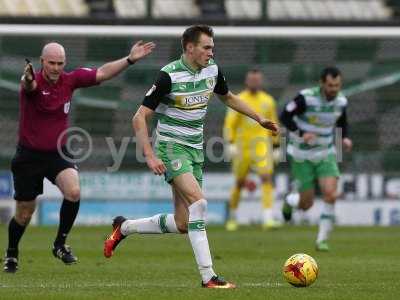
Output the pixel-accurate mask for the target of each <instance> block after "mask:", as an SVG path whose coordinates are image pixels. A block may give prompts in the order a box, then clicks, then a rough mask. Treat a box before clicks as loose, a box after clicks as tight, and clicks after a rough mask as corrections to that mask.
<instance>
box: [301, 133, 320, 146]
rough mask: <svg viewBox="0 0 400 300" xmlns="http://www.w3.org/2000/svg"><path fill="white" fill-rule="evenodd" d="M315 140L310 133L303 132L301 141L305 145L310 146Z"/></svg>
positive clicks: (313, 134) (315, 137)
mask: <svg viewBox="0 0 400 300" xmlns="http://www.w3.org/2000/svg"><path fill="white" fill-rule="evenodd" d="M316 139H317V135H316V134H315V133H312V132H305V133H304V134H303V140H304V142H305V143H306V144H309V145H312V144H313V143H314V142H315V140H316Z"/></svg>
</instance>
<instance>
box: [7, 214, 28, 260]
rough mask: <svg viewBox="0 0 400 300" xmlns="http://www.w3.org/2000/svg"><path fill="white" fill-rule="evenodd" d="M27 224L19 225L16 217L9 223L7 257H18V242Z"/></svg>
mask: <svg viewBox="0 0 400 300" xmlns="http://www.w3.org/2000/svg"><path fill="white" fill-rule="evenodd" d="M25 228H26V226H22V225H19V224H18V223H17V221H15V218H12V219H11V221H10V223H9V224H8V248H7V257H18V244H19V240H20V239H21V237H22V235H23V234H24V232H25Z"/></svg>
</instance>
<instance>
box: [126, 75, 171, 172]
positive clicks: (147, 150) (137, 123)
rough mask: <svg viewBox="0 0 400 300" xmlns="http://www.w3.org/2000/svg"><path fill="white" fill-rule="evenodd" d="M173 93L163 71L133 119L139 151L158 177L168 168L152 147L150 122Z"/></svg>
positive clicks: (169, 79)
mask: <svg viewBox="0 0 400 300" xmlns="http://www.w3.org/2000/svg"><path fill="white" fill-rule="evenodd" d="M170 91H171V78H170V77H169V75H168V74H167V73H165V72H163V71H161V72H160V73H159V75H158V78H157V80H156V82H155V83H154V85H153V86H152V87H151V89H150V90H149V91H148V92H147V93H146V96H145V98H144V100H143V103H142V105H141V106H140V107H139V109H138V111H137V112H136V114H135V115H134V117H133V119H132V127H133V130H134V132H135V133H136V138H137V142H138V143H139V149H141V150H142V151H143V154H144V157H145V159H146V163H147V166H148V167H149V168H150V170H151V171H152V172H153V173H154V174H156V175H162V174H164V173H165V171H166V168H165V165H164V163H163V162H162V160H161V159H159V158H158V157H157V156H156V155H155V153H154V151H153V148H152V147H151V143H150V140H149V130H148V126H147V122H148V120H150V119H151V117H152V116H153V115H154V111H155V110H156V108H157V106H158V105H159V104H160V102H161V100H162V99H163V98H164V97H165V96H166V95H167V94H169V93H170Z"/></svg>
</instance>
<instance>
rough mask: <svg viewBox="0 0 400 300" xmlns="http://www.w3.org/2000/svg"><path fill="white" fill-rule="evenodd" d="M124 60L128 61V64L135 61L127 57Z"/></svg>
mask: <svg viewBox="0 0 400 300" xmlns="http://www.w3.org/2000/svg"><path fill="white" fill-rule="evenodd" d="M126 61H127V62H128V64H130V65H133V64H134V63H135V62H134V61H133V60H131V59H130V58H129V57H127V58H126Z"/></svg>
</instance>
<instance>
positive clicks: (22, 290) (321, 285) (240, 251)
mask: <svg viewBox="0 0 400 300" xmlns="http://www.w3.org/2000/svg"><path fill="white" fill-rule="evenodd" d="M55 230H56V228H54V227H45V228H44V227H39V228H34V227H31V228H29V229H28V230H27V232H26V234H25V236H24V238H23V240H22V242H21V249H20V270H19V272H18V273H17V274H5V273H1V275H0V299H57V300H61V299H145V300H151V299H157V300H159V299H191V300H195V299H246V300H250V299H279V300H281V299H296V300H300V299H323V300H328V299H363V300H364V299H385V300H387V299H399V298H400V280H399V278H400V260H399V257H400V256H399V255H400V254H399V253H400V252H399V250H400V230H399V228H398V227H397V228H396V227H392V228H359V227H353V228H337V230H336V231H335V232H334V235H333V238H332V241H331V248H332V251H331V252H330V253H317V252H315V251H314V248H313V246H314V243H313V241H314V238H315V235H316V228H315V227H287V228H283V229H281V230H278V231H274V232H263V231H261V230H260V229H258V228H256V227H250V228H242V229H241V230H240V231H238V232H235V233H227V232H225V231H224V230H223V229H222V228H221V227H212V228H209V229H208V233H209V240H210V244H211V248H212V253H213V257H214V265H215V270H216V271H217V272H218V273H220V274H222V275H223V276H224V277H225V278H227V279H229V280H232V281H234V282H235V283H237V284H238V289H236V290H205V289H201V288H200V287H199V285H200V279H199V275H198V272H197V269H196V265H195V261H194V258H193V255H192V249H191V248H190V245H189V241H188V240H187V239H186V237H185V236H177V235H163V236H161V235H148V236H144V235H141V236H139V235H137V236H131V237H129V238H128V239H126V240H125V241H123V242H122V244H121V245H120V247H119V248H118V249H117V252H116V254H115V256H114V257H113V258H111V259H105V258H103V256H102V241H103V238H104V236H105V235H106V233H107V232H108V231H109V228H108V227H107V228H104V227H76V228H74V231H73V233H72V235H71V237H70V240H69V242H70V244H71V245H72V246H73V249H74V252H75V254H76V255H77V256H78V257H79V263H78V264H76V265H73V266H64V265H63V264H62V263H61V262H60V261H58V260H56V259H54V258H53V257H52V255H51V252H50V245H51V242H52V239H53V236H54V233H55ZM6 232H7V231H6V227H4V226H2V227H0V233H1V234H0V242H1V245H5V244H6V239H7V234H6ZM298 252H304V253H308V254H310V255H311V256H313V257H314V258H315V259H316V260H317V262H318V264H319V267H320V276H319V278H318V279H317V281H316V282H315V283H314V285H312V286H311V287H308V288H294V287H292V286H290V285H289V284H287V283H286V282H285V281H284V280H283V278H282V274H281V268H282V265H283V263H284V261H285V260H286V258H288V257H289V256H290V255H292V254H294V253H298Z"/></svg>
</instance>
